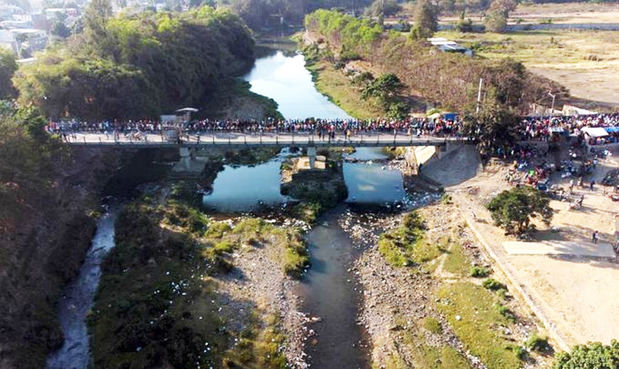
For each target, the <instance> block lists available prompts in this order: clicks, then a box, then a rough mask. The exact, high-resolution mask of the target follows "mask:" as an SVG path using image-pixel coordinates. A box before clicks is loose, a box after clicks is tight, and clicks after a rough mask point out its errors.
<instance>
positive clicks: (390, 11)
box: [364, 0, 402, 17]
mask: <svg viewBox="0 0 619 369" xmlns="http://www.w3.org/2000/svg"><path fill="white" fill-rule="evenodd" d="M400 10H402V6H401V5H400V4H398V3H397V2H396V1H395V0H374V2H372V4H371V5H370V6H368V7H367V8H365V12H364V13H365V16H367V17H378V16H379V15H383V16H385V17H390V16H393V15H396V14H397V13H398V12H399V11H400Z"/></svg>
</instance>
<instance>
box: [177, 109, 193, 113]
mask: <svg viewBox="0 0 619 369" xmlns="http://www.w3.org/2000/svg"><path fill="white" fill-rule="evenodd" d="M197 111H198V109H196V108H182V109H178V110H177V111H176V112H177V113H187V112H189V113H195V112H197Z"/></svg>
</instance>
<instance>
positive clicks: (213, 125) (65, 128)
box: [47, 118, 462, 137]
mask: <svg viewBox="0 0 619 369" xmlns="http://www.w3.org/2000/svg"><path fill="white" fill-rule="evenodd" d="M172 126H174V123H171V122H168V123H162V122H157V121H151V120H138V121H127V122H119V121H111V122H110V121H106V122H80V121H69V122H50V123H49V124H48V126H47V129H48V131H49V132H53V133H62V132H93V133H95V132H98V133H105V132H112V131H117V132H120V133H125V134H126V133H129V132H135V131H140V132H148V133H159V132H161V131H162V130H164V129H166V128H167V127H172ZM182 130H183V131H184V132H185V133H187V134H197V133H217V132H242V133H248V134H251V133H259V132H263V133H314V134H317V135H325V136H327V135H329V134H332V133H335V132H338V133H340V132H346V131H348V132H350V133H351V134H354V133H358V132H364V133H373V132H388V133H393V132H398V133H406V134H409V135H419V136H420V135H432V136H440V137H443V136H458V135H461V130H462V122H461V121H460V120H447V119H441V118H439V119H433V120H431V119H419V118H407V119H404V120H395V119H390V120H389V119H384V120H366V121H364V120H356V119H306V120H292V119H288V120H266V121H255V120H238V119H228V120H210V119H205V120H195V121H188V122H183V123H182Z"/></svg>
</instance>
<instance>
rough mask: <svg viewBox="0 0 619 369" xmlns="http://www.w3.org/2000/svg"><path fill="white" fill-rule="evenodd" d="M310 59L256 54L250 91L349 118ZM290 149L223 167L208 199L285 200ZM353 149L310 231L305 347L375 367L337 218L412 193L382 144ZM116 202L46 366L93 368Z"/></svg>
mask: <svg viewBox="0 0 619 369" xmlns="http://www.w3.org/2000/svg"><path fill="white" fill-rule="evenodd" d="M304 65H305V61H304V59H303V56H302V55H299V54H297V55H292V56H287V55H285V54H284V53H283V52H281V51H277V52H275V53H273V54H271V55H268V56H265V57H262V58H260V59H258V60H257V61H256V64H255V66H254V68H253V69H252V71H251V72H250V73H249V74H248V75H247V76H246V77H245V78H246V80H248V81H249V82H250V83H251V85H252V88H251V89H252V91H254V92H257V93H260V94H262V95H265V96H268V97H271V98H273V99H274V100H275V101H276V102H277V103H278V104H279V110H280V112H282V114H283V115H284V117H286V118H297V117H308V116H314V117H316V118H329V119H336V118H339V119H345V118H349V116H348V115H347V114H346V112H344V111H343V110H342V109H341V108H339V107H338V106H336V105H335V104H333V103H332V102H330V101H329V99H327V98H326V97H325V96H323V95H321V94H320V93H319V92H318V91H317V90H316V88H315V86H314V84H313V82H312V78H311V74H310V73H309V72H308V71H307V70H306V69H305V66H304ZM287 155H289V153H288V152H287V151H285V150H284V151H283V152H282V153H281V154H280V155H278V156H277V157H275V158H274V159H272V160H270V161H268V162H266V163H262V164H259V165H251V166H250V165H243V166H233V165H226V166H225V167H224V170H222V171H221V172H219V173H218V174H217V177H216V179H215V181H214V182H213V186H212V188H213V190H212V191H211V192H210V193H209V194H208V195H205V196H204V198H203V202H204V204H205V205H206V206H207V207H209V208H211V209H213V210H215V211H219V212H223V213H228V212H245V211H252V210H255V209H256V207H257V206H260V205H261V204H266V205H278V204H282V203H285V202H287V201H288V200H289V199H288V198H286V197H285V196H282V195H281V194H280V165H281V162H282V160H284V158H285V157H286V156H287ZM350 156H352V158H354V159H356V160H357V162H348V161H347V162H345V163H344V164H343V172H344V180H345V182H346V186H347V188H348V191H349V196H348V199H347V200H346V203H344V204H342V205H340V206H339V207H337V208H335V209H332V210H331V211H329V212H327V213H326V214H325V215H323V216H322V217H321V218H320V219H319V220H318V222H317V225H316V226H315V227H313V229H312V230H311V231H310V232H309V233H308V235H307V242H308V246H309V250H310V254H311V262H312V268H311V269H310V270H309V272H308V273H307V274H306V276H305V277H304V279H303V281H302V283H301V284H300V287H299V290H298V293H299V295H300V296H301V297H302V300H303V306H302V309H303V311H304V312H306V313H308V314H310V315H312V316H316V317H320V318H321V319H322V321H321V322H320V323H317V324H315V325H314V326H313V327H312V329H314V330H315V331H316V333H317V335H316V336H315V339H312V340H311V341H310V343H309V344H308V346H307V347H306V352H307V353H308V355H309V356H310V358H309V360H308V361H309V363H310V364H311V366H312V367H317V368H321V369H331V368H333V369H335V368H338V369H339V368H351V369H355V368H363V369H365V368H369V357H368V350H366V349H365V348H364V347H367V345H366V342H365V338H364V332H363V330H362V328H361V327H360V326H359V325H357V322H356V318H357V313H358V306H359V298H360V296H359V295H358V294H357V292H356V290H355V288H354V283H355V280H354V276H352V275H351V274H350V273H349V272H348V271H347V270H348V269H349V268H350V266H351V263H352V262H353V260H354V258H355V256H356V255H355V250H354V248H353V245H352V241H351V239H350V238H349V236H348V234H347V233H346V232H345V231H344V229H342V228H341V227H340V225H339V224H338V223H339V222H338V220H340V219H341V218H342V217H343V216H344V214H345V213H346V212H347V208H348V207H349V206H350V205H349V204H356V205H359V204H361V205H365V204H378V205H385V204H392V203H396V202H402V201H404V200H405V197H406V193H405V191H404V189H403V185H402V175H401V173H400V172H399V171H397V170H393V169H389V168H386V167H385V165H384V159H385V158H386V156H385V155H384V154H383V153H382V152H381V150H380V149H376V148H360V149H359V150H357V151H356V152H355V153H353V154H351V155H350ZM381 161H383V162H381ZM136 183H137V182H136ZM116 187H118V186H116ZM119 188H120V187H119ZM115 209H116V208H111V209H110V210H109V211H108V212H106V213H105V215H104V216H103V217H101V218H100V219H99V221H98V227H97V232H96V235H95V237H94V238H93V241H92V246H91V248H90V250H89V251H88V255H87V257H86V261H85V263H84V265H83V266H82V269H81V271H80V274H79V276H78V277H77V279H76V280H75V282H73V283H72V284H71V285H70V286H68V287H67V291H66V293H65V295H66V297H65V298H63V299H62V300H61V303H60V306H59V319H60V324H61V327H62V329H63V332H64V335H65V342H64V344H63V346H62V348H61V349H60V350H58V351H57V352H55V353H53V354H52V355H50V357H49V359H48V366H47V367H48V369H56V368H63V369H86V368H87V367H88V364H89V362H90V354H89V345H88V343H89V339H88V333H87V328H86V322H85V321H86V316H87V313H88V310H89V309H90V308H91V306H92V304H93V299H94V295H95V292H96V288H97V285H98V281H99V277H100V273H101V271H100V263H101V261H102V260H103V258H104V257H105V255H106V253H107V252H108V251H109V250H110V249H111V248H112V247H113V246H114V219H115V215H116V210H115Z"/></svg>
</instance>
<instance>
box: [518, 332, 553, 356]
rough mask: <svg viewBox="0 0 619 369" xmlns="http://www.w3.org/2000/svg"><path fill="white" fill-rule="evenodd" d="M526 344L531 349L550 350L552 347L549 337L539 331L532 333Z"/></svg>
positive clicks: (538, 350)
mask: <svg viewBox="0 0 619 369" xmlns="http://www.w3.org/2000/svg"><path fill="white" fill-rule="evenodd" d="M524 344H525V346H526V347H527V348H528V349H529V350H531V351H537V352H549V351H551V349H552V348H551V347H550V344H549V343H548V338H547V337H546V336H540V335H539V334H537V333H533V334H531V336H530V337H529V338H527V341H526V342H525V343H524Z"/></svg>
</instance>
